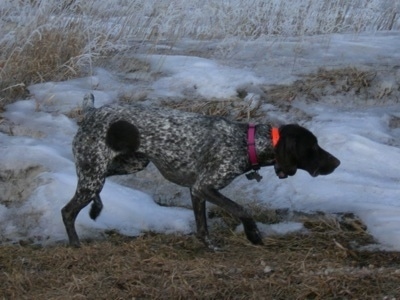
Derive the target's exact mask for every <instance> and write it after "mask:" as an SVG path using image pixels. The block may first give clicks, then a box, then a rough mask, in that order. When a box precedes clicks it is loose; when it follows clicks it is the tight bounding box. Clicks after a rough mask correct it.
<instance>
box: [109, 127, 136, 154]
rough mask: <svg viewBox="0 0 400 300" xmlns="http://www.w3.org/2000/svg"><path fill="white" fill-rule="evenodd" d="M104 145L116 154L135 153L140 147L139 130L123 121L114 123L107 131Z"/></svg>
mask: <svg viewBox="0 0 400 300" xmlns="http://www.w3.org/2000/svg"><path fill="white" fill-rule="evenodd" d="M106 145H107V146H108V147H110V148H111V149H112V150H114V151H116V152H136V151H137V149H138V148H139V146H140V134H139V130H138V129H137V127H136V126H135V125H133V124H131V123H129V122H127V121H125V120H119V121H116V122H114V123H112V124H111V125H110V127H109V128H108V130H107V135H106Z"/></svg>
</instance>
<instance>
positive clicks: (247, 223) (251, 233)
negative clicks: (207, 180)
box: [202, 188, 263, 245]
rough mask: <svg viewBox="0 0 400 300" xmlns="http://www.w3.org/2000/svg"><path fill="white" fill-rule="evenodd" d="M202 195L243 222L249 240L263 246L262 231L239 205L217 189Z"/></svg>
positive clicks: (207, 189) (210, 189)
mask: <svg viewBox="0 0 400 300" xmlns="http://www.w3.org/2000/svg"><path fill="white" fill-rule="evenodd" d="M202 193H203V194H204V196H205V197H206V199H207V200H208V201H210V202H211V203H213V204H216V205H218V206H220V207H221V208H223V209H224V210H226V211H227V212H229V213H230V214H232V215H233V216H235V217H237V218H239V219H240V221H242V223H243V228H244V232H245V234H246V237H247V239H248V240H249V241H250V242H252V243H253V244H255V245H263V241H262V238H261V234H260V231H259V230H258V228H257V225H256V222H255V221H254V220H253V218H252V217H251V215H250V214H249V213H248V212H247V211H246V210H245V209H244V208H243V207H242V206H240V205H239V204H237V203H235V202H233V201H232V200H230V199H229V198H227V197H225V196H224V195H222V194H221V193H220V192H218V191H217V190H215V189H212V188H204V189H202Z"/></svg>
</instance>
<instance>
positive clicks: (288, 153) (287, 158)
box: [275, 130, 297, 165]
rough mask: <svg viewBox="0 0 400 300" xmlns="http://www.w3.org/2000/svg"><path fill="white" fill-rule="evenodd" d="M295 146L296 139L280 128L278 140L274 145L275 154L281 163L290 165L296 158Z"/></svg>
mask: <svg viewBox="0 0 400 300" xmlns="http://www.w3.org/2000/svg"><path fill="white" fill-rule="evenodd" d="M296 147H297V145H296V139H295V138H294V137H293V136H291V135H288V134H286V133H285V131H284V130H282V131H281V133H280V138H279V142H278V144H277V145H276V147H275V154H276V157H277V160H278V161H279V163H280V164H281V165H291V164H292V163H293V162H294V161H295V160H296V158H297V151H296Z"/></svg>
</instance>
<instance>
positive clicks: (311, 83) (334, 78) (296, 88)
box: [265, 67, 376, 103]
mask: <svg viewBox="0 0 400 300" xmlns="http://www.w3.org/2000/svg"><path fill="white" fill-rule="evenodd" d="M375 76H376V72H372V71H366V70H360V69H357V68H354V67H347V68H340V69H331V70H329V69H325V68H321V69H319V70H318V71H317V72H316V73H313V74H309V75H305V76H304V79H301V80H297V81H295V82H294V83H293V84H291V85H289V86H287V85H276V86H273V87H266V88H265V94H266V95H267V99H268V101H271V102H276V103H281V102H282V101H283V102H287V103H290V102H291V101H292V100H294V99H295V98H296V97H297V96H298V95H304V96H305V97H307V99H309V100H317V101H318V100H319V99H320V98H322V97H323V96H326V95H331V96H332V95H337V94H350V95H360V94H364V95H366V94H367V93H368V92H369V87H371V84H372V82H373V80H374V79H375ZM371 96H373V95H371Z"/></svg>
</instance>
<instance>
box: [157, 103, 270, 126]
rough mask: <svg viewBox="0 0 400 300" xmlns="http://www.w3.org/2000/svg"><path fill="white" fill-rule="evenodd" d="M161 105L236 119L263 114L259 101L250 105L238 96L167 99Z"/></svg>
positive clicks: (250, 117)
mask: <svg viewBox="0 0 400 300" xmlns="http://www.w3.org/2000/svg"><path fill="white" fill-rule="evenodd" d="M161 105H163V106H166V107H169V108H173V109H178V110H183V111H188V112H194V113H199V114H203V115H209V116H221V117H227V118H230V119H233V120H237V121H246V120H251V119H257V118H260V117H261V116H262V115H263V114H262V111H261V110H260V106H261V102H260V103H258V104H257V105H254V106H250V104H249V102H247V101H244V100H242V99H240V98H239V97H238V98H234V99H227V100H205V99H199V100H183V101H168V100H167V101H162V102H161Z"/></svg>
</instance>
